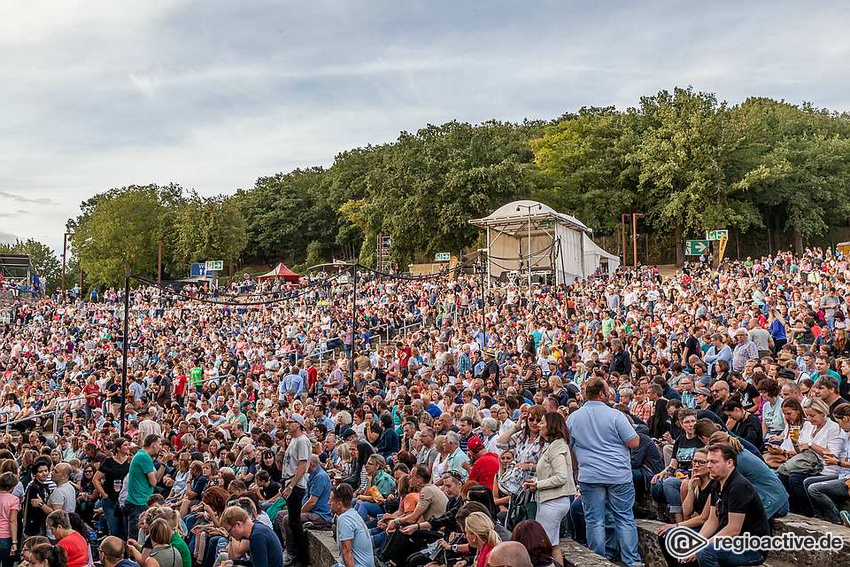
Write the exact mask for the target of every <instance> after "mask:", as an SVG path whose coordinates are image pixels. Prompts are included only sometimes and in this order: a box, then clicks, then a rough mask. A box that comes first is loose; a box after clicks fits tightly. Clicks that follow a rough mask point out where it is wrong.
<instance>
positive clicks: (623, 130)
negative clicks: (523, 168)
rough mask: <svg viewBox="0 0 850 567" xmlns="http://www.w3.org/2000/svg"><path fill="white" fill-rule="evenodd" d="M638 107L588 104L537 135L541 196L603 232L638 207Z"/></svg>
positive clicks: (534, 144) (610, 230)
mask: <svg viewBox="0 0 850 567" xmlns="http://www.w3.org/2000/svg"><path fill="white" fill-rule="evenodd" d="M640 125H641V121H640V117H639V115H638V114H637V112H636V111H634V110H629V111H627V112H618V111H617V110H616V109H614V108H613V107H607V108H583V109H581V111H580V112H579V113H578V114H575V115H567V116H564V117H563V118H562V119H560V120H558V121H557V122H555V123H553V124H551V125H550V126H548V127H547V128H546V130H545V131H544V134H543V136H541V137H540V138H538V139H536V140H533V141H532V142H531V147H532V148H533V149H534V161H535V164H536V166H537V174H538V175H536V177H535V181H536V183H537V187H538V194H537V198H538V199H539V200H541V201H544V202H546V203H548V204H550V205H551V206H552V207H554V208H556V209H558V210H563V211H567V212H569V213H570V214H572V215H575V216H576V217H577V218H579V219H581V221H582V222H584V223H585V224H586V225H587V226H589V227H591V228H593V229H594V230H599V231H601V232H603V233H610V232H613V231H616V230H617V227H618V226H619V219H620V214H621V213H626V212H632V211H634V210H635V209H636V207H637V205H638V203H637V201H638V199H637V193H636V189H637V184H638V173H639V171H638V168H637V166H636V164H635V163H634V162H633V161H632V160H629V156H630V155H631V154H632V153H633V152H634V151H635V148H636V146H637V144H638V141H639V140H638V137H639V135H640Z"/></svg>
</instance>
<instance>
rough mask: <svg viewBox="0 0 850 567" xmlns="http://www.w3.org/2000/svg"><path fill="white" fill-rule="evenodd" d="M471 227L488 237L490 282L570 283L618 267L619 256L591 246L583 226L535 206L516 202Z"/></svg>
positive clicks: (589, 233) (589, 237) (544, 207)
mask: <svg viewBox="0 0 850 567" xmlns="http://www.w3.org/2000/svg"><path fill="white" fill-rule="evenodd" d="M469 222H470V224H472V225H474V226H477V227H478V228H480V229H482V230H486V231H487V246H486V250H487V276H488V278H487V279H488V281H490V282H492V281H496V280H498V281H501V282H514V283H518V284H522V285H528V282H529V281H531V282H535V283H540V282H547V283H554V284H562V283H572V282H573V281H575V280H576V279H577V278H585V277H588V276H592V275H593V274H595V273H596V271H597V269H599V270H600V271H602V272H605V273H611V272H613V271H614V270H616V269H617V267H618V266H619V265H620V259H619V258H618V257H617V256H615V255H613V254H610V253H608V252H606V251H605V250H603V249H602V248H600V247H599V246H598V245H597V244H596V243H595V242H593V240H592V239H591V236H593V231H592V230H591V229H590V228H588V227H587V226H585V225H584V223H582V222H581V221H580V220H578V219H577V218H575V217H573V216H570V215H568V214H565V213H559V212H557V211H555V210H554V209H553V208H552V207H549V206H548V205H544V204H542V203H538V202H536V201H527V200H522V201H514V202H513V203H508V204H507V205H503V206H501V207H499V208H498V209H496V210H495V211H493V212H492V213H491V214H490V215H488V216H486V217H484V218H481V219H471V220H470V221H469Z"/></svg>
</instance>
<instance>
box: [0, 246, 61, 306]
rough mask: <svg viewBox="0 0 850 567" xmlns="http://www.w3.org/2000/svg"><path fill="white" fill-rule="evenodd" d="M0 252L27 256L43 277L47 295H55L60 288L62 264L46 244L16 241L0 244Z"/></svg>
mask: <svg viewBox="0 0 850 567" xmlns="http://www.w3.org/2000/svg"><path fill="white" fill-rule="evenodd" d="M0 252H5V253H8V254H27V255H28V256H29V257H30V262H32V265H33V268H35V271H36V273H37V274H38V275H39V276H40V277H41V280H42V282H43V285H44V286H45V289H46V290H47V293H53V291H54V290H55V289H56V288H57V287H58V286H59V281H60V279H61V278H62V262H60V261H59V258H57V257H56V254H54V253H53V250H52V249H51V248H50V247H49V246H47V245H46V244H43V243H41V242H38V241H37V240H33V239H32V238H29V239H27V240H16V241H15V243H14V244H6V243H0ZM72 278H73V276H72Z"/></svg>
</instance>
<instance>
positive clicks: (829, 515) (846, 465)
mask: <svg viewBox="0 0 850 567" xmlns="http://www.w3.org/2000/svg"><path fill="white" fill-rule="evenodd" d="M833 415H834V416H835V420H836V421H837V422H838V426H839V427H840V428H841V430H842V432H843V433H844V435H843V437H844V447H843V448H842V449H841V450H840V451H838V452H836V453H832V452H831V451H825V452H824V455H823V460H824V465H826V466H825V467H824V473H825V472H826V470H827V468H829V469H831V470H834V469H836V468H837V469H838V470H837V475H836V474H832V475H827V474H823V473H822V474H821V475H820V476H815V477H811V478H810V479H806V481H805V482H804V485H805V486H806V492H807V493H808V496H809V503H810V504H811V506H812V512H813V514H814V516H815V517H818V518H823V519H824V520H827V521H829V522H832V523H835V524H841V523H842V519H843V520H844V522H845V523H848V524H850V522H848V520H850V513H848V512H847V510H840V508H839V507H840V506H841V507H843V506H845V505H846V504H847V502H848V499H850V435H848V434H850V404H842V405H840V406H838V407H837V408H835V410H833ZM0 480H2V477H0Z"/></svg>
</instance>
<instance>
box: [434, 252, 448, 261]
mask: <svg viewBox="0 0 850 567" xmlns="http://www.w3.org/2000/svg"><path fill="white" fill-rule="evenodd" d="M451 259H452V255H451V253H449V252H437V253H436V254H434V261H435V262H448V261H449V260H451Z"/></svg>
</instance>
